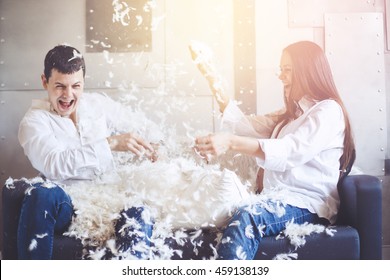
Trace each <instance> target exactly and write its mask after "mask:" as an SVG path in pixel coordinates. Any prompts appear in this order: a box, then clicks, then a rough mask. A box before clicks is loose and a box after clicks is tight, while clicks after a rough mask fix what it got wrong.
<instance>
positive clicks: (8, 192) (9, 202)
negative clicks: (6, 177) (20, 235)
mask: <svg viewBox="0 0 390 280" xmlns="http://www.w3.org/2000/svg"><path fill="white" fill-rule="evenodd" d="M29 187H30V185H29V184H28V183H26V182H25V181H23V180H19V181H14V184H13V185H11V186H3V190H2V205H3V209H2V213H3V252H2V255H3V259H6V260H16V259H17V258H18V256H17V250H16V246H17V232H18V223H19V216H20V210H21V208H22V203H23V199H24V194H25V191H26V190H27V189H28V188H29Z"/></svg>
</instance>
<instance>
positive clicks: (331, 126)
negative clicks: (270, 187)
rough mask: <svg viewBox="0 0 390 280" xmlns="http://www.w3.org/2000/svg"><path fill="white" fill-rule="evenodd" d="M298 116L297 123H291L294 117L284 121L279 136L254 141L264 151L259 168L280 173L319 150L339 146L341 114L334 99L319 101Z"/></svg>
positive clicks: (342, 120)
mask: <svg viewBox="0 0 390 280" xmlns="http://www.w3.org/2000/svg"><path fill="white" fill-rule="evenodd" d="M302 117H303V121H302V123H299V124H298V125H297V124H293V122H298V121H297V120H295V121H293V122H292V123H290V124H287V125H286V127H285V128H283V129H286V130H287V132H284V133H281V134H282V136H281V137H280V138H278V139H259V140H258V141H259V145H260V147H261V149H262V150H263V151H264V154H265V159H264V160H263V159H260V158H258V159H257V163H258V164H259V165H260V166H261V167H263V168H265V169H269V170H273V171H280V172H283V171H285V170H286V169H291V168H293V167H296V166H300V165H303V164H305V163H306V162H308V161H310V160H311V159H313V158H314V157H315V156H316V155H318V154H319V153H320V152H321V151H324V150H326V149H332V148H342V146H343V145H342V143H343V141H342V139H343V137H344V129H345V123H344V115H343V112H342V109H341V107H340V106H339V105H338V104H337V103H336V102H335V101H323V102H322V103H319V104H317V106H314V107H313V108H312V109H310V112H309V113H308V114H307V115H305V116H302ZM295 126H296V127H295ZM290 130H291V131H290Z"/></svg>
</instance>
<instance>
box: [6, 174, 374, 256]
mask: <svg viewBox="0 0 390 280" xmlns="http://www.w3.org/2000/svg"><path fill="white" fill-rule="evenodd" d="M27 187H28V185H27V184H26V183H24V182H23V181H16V182H15V183H14V186H13V187H12V188H7V187H3V196H2V200H3V201H2V202H3V211H2V213H3V223H4V224H3V259H17V250H16V232H17V226H18V220H19V213H20V208H21V203H22V200H23V197H24V192H25V190H26V189H27ZM338 190H339V194H340V199H341V204H340V211H339V215H338V220H337V223H336V225H334V226H332V227H333V229H335V230H336V232H335V233H334V236H329V235H327V234H326V233H318V234H311V235H310V236H307V237H306V244H305V245H304V246H302V247H300V248H298V249H297V250H295V247H294V246H292V245H291V244H290V242H289V240H288V239H287V238H284V239H278V240H277V239H275V237H267V238H264V239H263V240H262V241H261V244H260V249H259V251H258V253H257V255H256V259H260V260H263V259H273V258H274V257H275V256H276V255H277V254H280V253H289V252H296V253H297V254H298V259H313V260H341V259H347V260H356V259H366V260H377V259H381V258H382V205H381V203H382V186H381V182H380V180H379V179H378V178H376V177H374V176H369V175H349V176H347V177H345V178H344V179H343V180H341V181H340V183H339V186H338ZM215 236H216V234H215V232H213V231H212V230H204V231H203V234H202V235H200V236H199V237H198V239H203V241H204V242H203V244H204V245H203V246H202V248H200V250H199V254H198V255H195V254H194V252H193V245H192V244H191V243H190V242H188V243H187V244H186V245H185V246H184V247H183V246H182V245H178V244H176V243H175V241H174V240H167V242H168V243H170V245H171V246H172V247H174V248H177V249H179V250H183V255H182V256H181V257H179V256H177V255H175V256H174V257H173V259H200V258H201V257H204V256H208V255H210V256H211V255H213V252H212V249H211V247H210V246H209V244H210V243H211V244H213V245H214V246H215V243H216V241H215ZM82 256H83V246H82V245H81V243H80V242H79V240H76V239H74V238H70V237H66V236H62V235H56V236H55V239H54V251H53V258H54V259H81V258H82Z"/></svg>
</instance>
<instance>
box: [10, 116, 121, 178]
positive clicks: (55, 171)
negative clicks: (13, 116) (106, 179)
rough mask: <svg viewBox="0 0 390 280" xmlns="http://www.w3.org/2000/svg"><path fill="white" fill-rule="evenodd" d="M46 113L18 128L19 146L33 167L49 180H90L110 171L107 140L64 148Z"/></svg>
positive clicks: (109, 152)
mask: <svg viewBox="0 0 390 280" xmlns="http://www.w3.org/2000/svg"><path fill="white" fill-rule="evenodd" d="M45 118H49V117H48V116H47V115H46V114H45V113H42V114H30V115H29V117H27V118H26V117H25V118H24V119H23V120H22V122H21V124H20V126H19V133H18V137H19V142H20V144H21V146H22V147H23V149H24V153H25V154H26V156H27V157H28V158H29V160H30V162H31V164H32V166H33V167H34V168H35V169H37V170H38V171H39V172H41V173H42V174H43V175H45V176H46V177H47V178H49V179H51V180H60V181H62V180H67V179H93V178H94V177H95V176H96V175H99V174H102V173H103V172H105V171H107V170H112V169H113V167H114V166H113V159H112V154H111V151H110V148H109V145H108V142H107V140H106V139H97V140H96V141H95V142H89V143H87V144H80V145H78V146H77V147H71V148H70V147H69V146H67V143H66V140H65V139H58V138H57V137H56V135H55V133H54V131H53V128H52V126H51V122H50V120H48V119H45Z"/></svg>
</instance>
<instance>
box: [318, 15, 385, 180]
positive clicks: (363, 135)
mask: <svg viewBox="0 0 390 280" xmlns="http://www.w3.org/2000/svg"><path fill="white" fill-rule="evenodd" d="M325 46H326V47H325V49H326V54H327V56H328V59H329V62H330V64H331V67H332V70H333V74H334V77H335V81H336V85H337V87H338V89H339V91H340V94H341V96H342V98H343V100H344V102H345V104H346V106H347V109H348V111H349V113H350V118H351V121H352V126H353V129H354V134H355V140H356V144H357V160H356V164H355V165H356V166H357V167H359V168H361V169H362V170H363V171H364V172H365V173H367V174H372V175H383V171H384V159H385V153H386V150H387V132H386V126H387V124H386V96H385V69H384V38H383V16H382V14H381V13H352V14H351V13H345V14H326V15H325Z"/></svg>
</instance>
